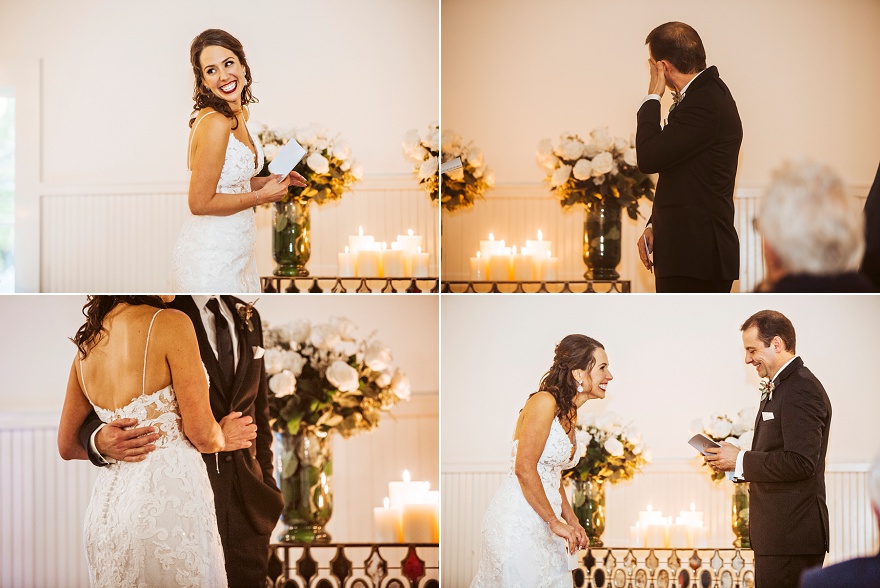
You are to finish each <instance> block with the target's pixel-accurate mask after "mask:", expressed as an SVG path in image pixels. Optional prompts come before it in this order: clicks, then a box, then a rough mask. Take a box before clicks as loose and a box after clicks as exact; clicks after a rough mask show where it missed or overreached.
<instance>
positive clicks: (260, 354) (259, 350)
mask: <svg viewBox="0 0 880 588" xmlns="http://www.w3.org/2000/svg"><path fill="white" fill-rule="evenodd" d="M252 349H253V350H254V359H260V358H261V357H263V354H264V353H266V350H265V349H263V348H262V347H260V346H259V345H254V346H253V347H252Z"/></svg>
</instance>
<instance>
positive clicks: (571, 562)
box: [565, 541, 580, 571]
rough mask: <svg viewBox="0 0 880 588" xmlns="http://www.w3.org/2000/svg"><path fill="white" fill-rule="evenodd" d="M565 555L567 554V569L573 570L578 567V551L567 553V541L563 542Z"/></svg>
mask: <svg viewBox="0 0 880 588" xmlns="http://www.w3.org/2000/svg"><path fill="white" fill-rule="evenodd" d="M565 555H567V556H568V571H573V570H576V569H578V568H579V567H580V562H579V561H578V551H577V550H575V552H574V553H569V552H568V541H566V542H565Z"/></svg>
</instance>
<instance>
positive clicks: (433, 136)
mask: <svg viewBox="0 0 880 588" xmlns="http://www.w3.org/2000/svg"><path fill="white" fill-rule="evenodd" d="M422 143H424V144H425V145H427V146H428V147H429V148H430V149H431V150H432V151H437V150H439V149H440V129H438V128H437V127H432V128H431V130H430V132H428V134H427V135H426V136H424V137H422Z"/></svg>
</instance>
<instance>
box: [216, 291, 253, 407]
mask: <svg viewBox="0 0 880 588" xmlns="http://www.w3.org/2000/svg"><path fill="white" fill-rule="evenodd" d="M220 299H221V300H222V301H223V302H225V303H226V306H228V307H229V310H231V311H232V316H233V320H234V322H235V333H236V336H237V337H238V365H237V366H235V375H234V376H233V378H232V388H231V389H230V390H229V394H228V396H227V398H228V400H229V401H230V404H231V403H232V401H233V400H234V399H235V398H237V397H238V395H239V392H240V391H241V388H242V386H243V385H244V379H245V376H247V372H248V366H249V365H250V362H251V360H252V359H253V350H252V349H251V345H250V340H249V339H248V335H249V332H248V329H247V325H245V324H244V321H242V319H241V317H240V316H239V314H238V309H236V308H235V304H236V302H237V301H236V299H235V298H234V297H232V296H221V297H220ZM218 369H219V368H218Z"/></svg>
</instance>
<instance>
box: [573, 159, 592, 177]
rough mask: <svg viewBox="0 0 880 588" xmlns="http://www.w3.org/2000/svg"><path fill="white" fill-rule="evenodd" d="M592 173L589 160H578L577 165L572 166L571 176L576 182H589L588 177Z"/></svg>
mask: <svg viewBox="0 0 880 588" xmlns="http://www.w3.org/2000/svg"><path fill="white" fill-rule="evenodd" d="M592 173H593V164H592V163H590V160H589V159H578V161H577V163H576V164H574V170H573V171H572V175H574V177H575V178H576V179H578V180H589V179H590V176H591V175H592Z"/></svg>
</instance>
